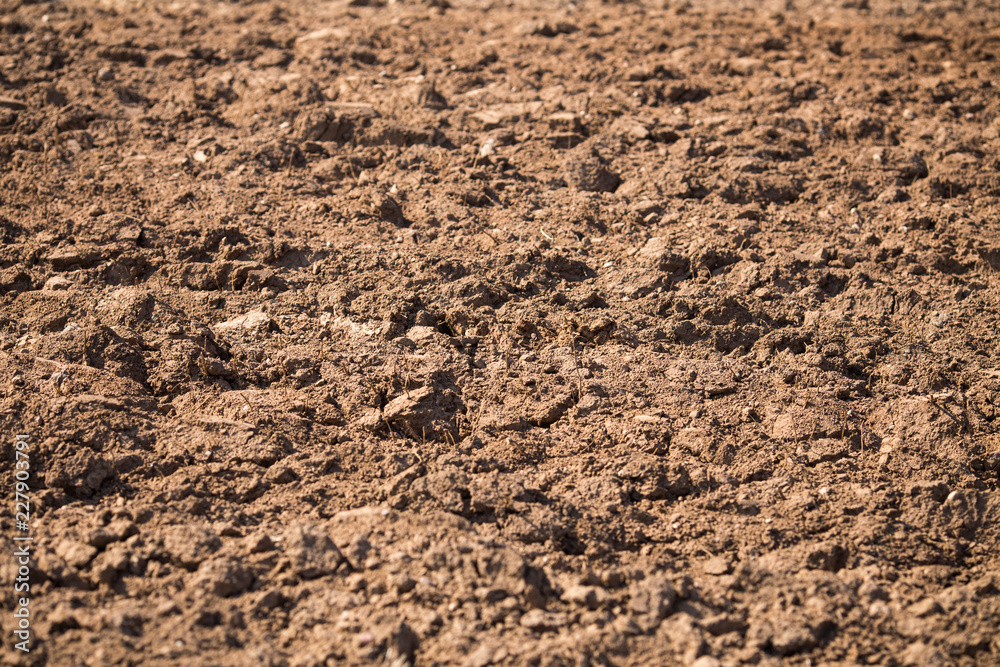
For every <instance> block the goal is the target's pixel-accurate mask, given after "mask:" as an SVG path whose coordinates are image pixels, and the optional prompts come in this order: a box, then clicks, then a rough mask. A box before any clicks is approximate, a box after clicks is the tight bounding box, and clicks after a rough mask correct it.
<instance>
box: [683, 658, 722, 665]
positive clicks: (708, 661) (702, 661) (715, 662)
mask: <svg viewBox="0 0 1000 667" xmlns="http://www.w3.org/2000/svg"><path fill="white" fill-rule="evenodd" d="M721 666H722V663H721V662H719V659H718V658H716V657H714V656H711V655H703V656H701V657H700V658H698V659H697V660H695V661H694V662H692V663H691V667H721Z"/></svg>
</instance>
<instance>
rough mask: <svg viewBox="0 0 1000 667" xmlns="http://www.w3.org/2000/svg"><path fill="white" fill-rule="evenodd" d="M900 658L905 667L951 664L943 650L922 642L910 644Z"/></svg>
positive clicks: (935, 666)
mask: <svg viewBox="0 0 1000 667" xmlns="http://www.w3.org/2000/svg"><path fill="white" fill-rule="evenodd" d="M900 659H901V660H902V663H903V664H904V665H907V667H946V665H950V664H952V662H951V660H949V659H948V656H947V655H945V654H944V652H942V651H941V650H940V649H937V648H934V647H933V646H928V645H927V644H925V643H923V642H916V643H915V644H910V645H909V646H908V647H907V648H906V650H905V651H903V654H902V655H901V656H900Z"/></svg>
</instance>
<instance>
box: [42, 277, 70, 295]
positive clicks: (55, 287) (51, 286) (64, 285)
mask: <svg viewBox="0 0 1000 667" xmlns="http://www.w3.org/2000/svg"><path fill="white" fill-rule="evenodd" d="M72 287H73V281H72V280H69V279H67V278H63V277H62V276H52V277H51V278H49V279H48V280H46V281H45V286H44V287H42V289H43V290H45V291H46V292H57V291H60V290H68V289H70V288H72Z"/></svg>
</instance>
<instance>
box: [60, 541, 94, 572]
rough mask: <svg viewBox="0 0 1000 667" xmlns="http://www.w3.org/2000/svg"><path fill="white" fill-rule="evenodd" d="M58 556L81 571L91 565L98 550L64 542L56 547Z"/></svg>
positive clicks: (88, 546) (87, 545) (79, 543)
mask: <svg viewBox="0 0 1000 667" xmlns="http://www.w3.org/2000/svg"><path fill="white" fill-rule="evenodd" d="M55 551H56V555H57V556H59V557H60V558H62V559H63V560H64V561H66V564H67V565H69V566H70V567H75V568H77V569H80V568H82V567H84V566H86V565H87V564H89V563H90V561H91V560H93V559H94V556H96V555H97V549H95V548H94V547H92V546H90V545H89V544H83V543H82V542H75V541H73V540H63V541H62V542H60V543H59V544H58V546H56V549H55Z"/></svg>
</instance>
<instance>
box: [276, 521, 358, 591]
mask: <svg viewBox="0 0 1000 667" xmlns="http://www.w3.org/2000/svg"><path fill="white" fill-rule="evenodd" d="M284 538H285V539H284V551H285V557H286V558H287V559H288V561H289V563H290V565H291V569H292V572H294V573H295V574H296V575H298V576H299V577H301V578H303V579H315V578H317V577H323V576H326V575H328V574H333V572H334V571H335V570H336V569H337V567H339V566H340V563H341V562H342V561H343V560H344V557H343V555H342V554H341V553H340V550H339V549H337V546H336V545H335V544H334V543H333V540H331V539H330V536H329V535H327V534H326V532H325V531H324V530H323V529H321V528H320V527H318V526H314V525H311V524H306V525H299V526H294V527H292V528H290V529H289V530H288V531H287V532H286V533H285V536H284Z"/></svg>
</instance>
